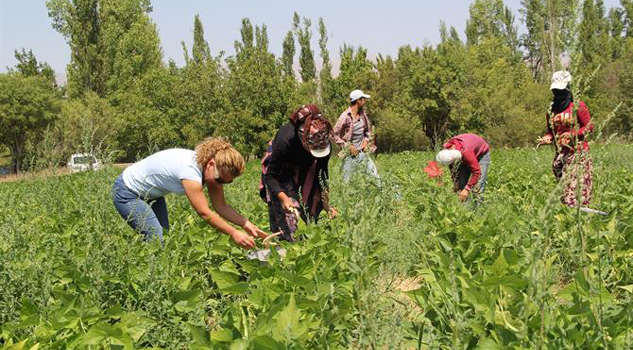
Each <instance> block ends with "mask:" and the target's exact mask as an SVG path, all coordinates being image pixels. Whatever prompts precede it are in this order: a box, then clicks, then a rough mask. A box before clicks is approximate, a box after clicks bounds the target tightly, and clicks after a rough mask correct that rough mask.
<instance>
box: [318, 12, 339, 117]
mask: <svg viewBox="0 0 633 350" xmlns="http://www.w3.org/2000/svg"><path fill="white" fill-rule="evenodd" d="M318 30H319V49H320V51H321V53H320V55H321V62H322V65H321V72H319V90H318V92H319V97H320V98H319V103H321V105H322V106H323V107H322V108H323V109H324V110H328V111H329V107H330V106H331V105H332V103H333V102H334V101H335V100H336V99H337V98H338V96H336V95H335V94H336V88H335V87H334V84H333V82H332V63H331V62H330V52H329V51H328V48H327V42H328V35H327V29H326V28H325V22H324V21H323V18H319V27H318Z"/></svg>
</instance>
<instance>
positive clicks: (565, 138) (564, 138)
mask: <svg viewBox="0 0 633 350" xmlns="http://www.w3.org/2000/svg"><path fill="white" fill-rule="evenodd" d="M558 140H559V142H560V144H561V145H564V146H567V145H569V144H570V143H571V133H570V132H569V131H566V132H564V133H562V134H561V135H560V136H559V138H558Z"/></svg>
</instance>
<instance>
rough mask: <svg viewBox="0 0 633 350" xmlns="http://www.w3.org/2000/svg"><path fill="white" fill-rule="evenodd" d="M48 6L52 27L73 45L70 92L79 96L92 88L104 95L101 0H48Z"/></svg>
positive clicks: (69, 71) (71, 94) (69, 76)
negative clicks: (100, 39) (99, 9)
mask: <svg viewBox="0 0 633 350" xmlns="http://www.w3.org/2000/svg"><path fill="white" fill-rule="evenodd" d="M46 7H47V8H48V15H49V16H50V17H51V18H52V20H53V24H52V25H53V28H54V29H55V30H57V31H58V32H59V33H60V34H62V35H63V36H64V38H65V39H66V42H67V43H68V45H69V46H70V63H69V64H68V67H67V75H68V94H69V95H70V96H80V95H81V94H82V93H83V92H84V91H93V92H95V93H97V94H98V95H100V96H102V95H103V94H104V93H105V76H104V69H103V47H102V45H101V43H100V42H99V38H100V35H101V23H100V20H99V11H98V8H99V0H72V1H71V0H49V1H48V2H47V3H46Z"/></svg>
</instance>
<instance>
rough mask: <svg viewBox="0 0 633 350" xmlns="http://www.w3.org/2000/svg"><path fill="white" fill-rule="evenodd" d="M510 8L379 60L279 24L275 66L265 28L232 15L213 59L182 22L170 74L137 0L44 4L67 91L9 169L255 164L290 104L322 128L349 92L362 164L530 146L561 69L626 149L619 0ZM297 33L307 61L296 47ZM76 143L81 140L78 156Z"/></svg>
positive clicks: (628, 49)
mask: <svg viewBox="0 0 633 350" xmlns="http://www.w3.org/2000/svg"><path fill="white" fill-rule="evenodd" d="M521 4H522V6H521V8H520V9H519V14H520V18H519V20H517V19H516V18H515V15H514V14H513V13H512V11H510V9H509V8H508V7H507V6H506V5H505V4H504V3H503V1H502V0H474V1H473V3H472V4H471V5H470V8H469V11H470V18H469V19H468V21H467V25H466V30H465V33H463V34H461V35H460V33H457V31H456V30H455V29H454V28H453V27H450V28H449V27H447V26H446V25H445V24H443V23H442V24H441V26H440V28H439V31H440V36H441V40H440V42H439V43H437V44H436V45H430V44H425V45H423V46H422V47H412V46H403V47H401V48H400V49H399V51H398V53H397V55H395V56H394V57H391V56H384V55H382V54H380V53H378V52H376V53H374V52H368V51H367V50H366V49H365V48H363V47H351V46H349V45H346V44H345V45H343V46H342V47H340V48H329V47H328V35H329V34H328V31H327V28H326V21H325V20H324V19H323V18H319V19H318V22H317V21H316V19H311V18H308V17H301V16H300V15H299V14H298V13H294V15H293V17H292V18H289V19H288V20H289V26H288V32H287V35H286V37H285V39H284V40H283V44H282V48H283V50H282V54H281V56H280V57H276V56H275V55H274V54H272V53H271V51H276V50H271V48H270V47H269V41H268V34H267V27H266V24H254V23H252V22H251V21H250V20H249V19H248V18H245V19H243V20H242V28H241V29H240V32H239V33H235V34H236V36H237V37H238V38H239V40H236V42H235V54H234V55H231V56H225V54H224V52H221V53H220V54H219V55H218V56H215V57H214V56H212V54H211V52H212V49H213V43H208V42H207V41H206V40H205V37H204V36H205V34H204V25H203V23H202V22H201V21H200V18H199V16H195V17H194V18H193V46H192V48H191V50H189V48H187V47H186V46H185V45H184V42H183V54H184V57H185V64H184V66H182V67H178V66H176V64H175V63H174V62H171V61H170V62H165V61H164V59H163V57H162V53H161V49H160V41H159V37H158V33H157V28H156V25H155V24H154V23H153V22H152V20H151V18H150V16H149V14H150V13H151V11H152V7H151V3H150V1H149V0H112V1H102V0H49V1H47V3H46V6H47V8H48V10H49V15H50V17H51V19H52V22H53V28H54V29H55V30H57V31H58V32H60V33H61V34H62V35H63V36H64V37H65V38H66V40H67V42H68V45H69V46H70V51H71V62H70V64H69V65H68V68H67V74H68V82H67V85H66V86H64V87H61V88H57V89H58V90H59V94H58V97H56V100H57V101H58V103H57V104H61V105H62V108H61V111H62V112H61V113H60V112H59V109H58V108H52V109H50V110H48V111H47V113H48V114H51V115H52V116H53V117H54V118H53V119H52V120H50V121H42V122H41V123H38V125H39V126H38V127H37V128H39V129H38V130H35V129H34V130H33V132H29V133H27V134H25V135H24V137H26V139H25V141H24V143H25V144H26V145H28V147H27V148H29V149H27V150H24V151H20V152H12V153H13V158H14V160H13V162H14V165H15V164H17V163H18V162H19V163H20V164H21V167H22V168H33V167H38V166H41V164H51V163H53V161H52V158H56V157H57V155H61V156H62V158H64V157H67V156H68V154H69V153H72V152H79V151H92V152H95V153H101V154H107V155H109V156H110V157H111V158H112V159H115V160H120V161H133V160H136V159H138V158H139V157H142V156H145V155H147V154H149V153H151V152H152V151H155V150H156V149H164V148H168V147H173V146H177V145H180V146H188V147H193V146H194V145H195V144H196V142H198V141H200V140H201V139H202V138H204V137H207V136H211V135H215V136H226V137H228V138H229V139H230V140H231V141H232V142H233V143H234V145H236V146H237V147H238V148H239V149H240V150H241V151H243V152H244V153H247V154H250V155H261V153H262V152H263V150H264V147H265V144H266V142H267V141H268V140H269V139H270V138H271V137H272V136H273V135H274V132H275V130H277V128H278V127H279V126H280V125H281V124H282V123H284V122H285V121H286V120H287V116H288V114H289V113H291V111H293V110H294V109H296V108H297V107H298V106H300V105H302V104H305V103H309V102H316V103H318V104H319V105H320V106H321V107H322V109H323V111H324V112H325V114H326V116H327V117H328V118H330V120H332V121H333V122H334V121H335V120H336V118H337V117H338V115H339V114H340V113H341V112H342V111H343V110H344V109H345V108H346V106H347V104H348V95H349V93H350V91H351V90H354V89H362V90H364V91H365V92H366V93H369V94H371V95H372V99H371V100H370V102H369V103H368V104H367V109H368V111H369V115H370V118H371V120H372V121H373V123H374V126H375V127H376V143H377V145H378V152H396V151H403V150H420V149H429V148H434V147H436V144H437V143H438V142H441V141H442V140H445V139H446V138H447V137H448V136H450V135H454V134H456V133H460V132H465V131H467V132H475V133H478V134H481V135H483V136H484V137H486V138H487V139H488V140H489V141H490V142H491V143H492V144H493V145H494V146H510V147H516V146H525V145H531V144H533V142H534V139H535V138H536V137H537V136H539V135H541V134H542V132H543V131H544V128H545V126H544V122H543V119H544V114H545V112H546V110H547V107H548V104H549V101H550V99H551V96H550V93H549V89H548V87H549V84H548V82H549V79H550V76H551V74H552V72H553V71H555V70H559V69H563V68H567V69H570V70H571V71H572V73H573V75H574V77H575V82H576V83H575V84H576V86H575V90H576V91H582V92H583V93H582V95H581V96H576V98H582V99H583V100H585V102H587V104H588V106H589V108H590V111H591V113H592V117H593V120H594V122H595V123H596V124H597V125H599V126H600V128H599V129H600V131H601V133H600V134H601V136H602V138H608V137H610V136H612V135H617V136H618V137H620V138H622V139H630V137H631V131H632V130H633V121H632V118H631V109H632V108H633V96H632V95H631V94H632V91H633V89H631V86H632V84H633V83H632V82H633V76H632V74H631V70H630V69H628V67H631V66H632V65H633V35H632V34H631V33H633V22H632V17H633V5H632V4H633V3H632V2H631V1H629V0H623V1H622V2H621V7H616V8H612V9H609V10H608V11H607V9H605V7H604V3H603V1H601V0H524V1H522V3H521ZM313 20H314V23H316V24H317V25H315V26H313V25H312V24H313ZM520 25H521V26H525V27H524V29H525V30H520V27H519V26H520ZM313 31H315V33H314V36H316V37H318V50H319V52H318V56H319V58H320V60H319V62H317V59H316V53H315V50H314V49H313V47H311V40H310V39H311V38H312V37H313ZM519 32H523V33H524V34H522V35H519V34H518V33H519ZM332 49H334V50H337V51H338V52H339V54H340V55H339V56H340V64H339V67H338V70H336V69H335V68H336V67H333V66H332V63H331V62H330V60H331V59H330V52H331V50H332ZM16 57H18V60H19V61H20V63H19V64H18V65H17V67H16V69H15V71H14V72H13V73H16V74H21V75H26V76H33V75H34V74H35V75H39V76H44V77H49V78H50V77H51V76H53V73H52V70H50V67H47V66H46V65H45V64H39V63H37V60H36V59H35V56H34V54H33V53H32V52H30V51H29V52H28V53H27V51H26V50H24V49H23V50H22V52H21V53H17V52H16ZM29 62H30V63H29ZM38 67H39V68H38ZM333 72H338V73H337V74H333ZM33 84H34V83H33ZM12 86H19V85H12ZM7 93H8V94H9V95H16V94H19V93H20V92H19V91H17V90H14V91H7ZM10 103H13V102H7V101H6V100H3V101H0V104H10ZM27 103H28V100H27ZM64 106H65V107H64ZM76 106H82V107H81V109H82V110H83V111H85V113H84V114H83V115H82V118H84V119H86V120H96V119H99V118H100V114H99V112H98V111H97V110H103V111H107V115H108V118H106V120H107V121H108V123H110V121H112V120H116V122H113V123H111V124H110V125H109V130H108V134H109V135H111V136H108V137H107V138H101V137H92V138H91V137H90V135H87V134H86V133H88V132H89V130H90V128H85V127H79V126H80V125H81V124H78V123H76V120H77V113H73V112H70V111H72V110H73V109H74V107H76ZM95 106H101V107H99V108H97V110H95V108H94V107H95ZM618 106H619V108H618V109H616V107H618ZM12 108H14V107H5V109H12ZM33 108H41V107H37V106H33ZM614 110H615V112H614V113H611V112H612V111H614ZM2 118H7V117H5V116H2ZM10 118H13V119H14V120H22V121H24V122H25V123H26V119H25V118H22V117H15V116H11V117H10ZM0 123H6V119H5V120H4V121H0ZM72 125H75V126H76V127H70V126H72ZM46 126H48V130H47V131H46V132H47V137H42V128H45V127H46ZM602 126H604V127H602ZM20 127H21V128H23V129H24V128H31V127H32V128H36V127H35V126H29V124H24V125H21V126H20ZM79 139H81V140H90V139H91V141H90V142H88V143H85V142H84V143H81V144H78V143H77V141H76V140H79ZM3 140H4V138H3ZM42 140H57V141H58V142H56V143H55V142H48V141H47V143H45V144H40V143H41V141H42ZM5 143H6V142H5ZM10 147H12V149H14V148H15V147H13V146H10ZM46 154H48V155H49V156H48V158H51V159H49V160H47V161H27V162H25V161H24V160H25V159H24V158H25V157H27V155H30V156H31V158H33V157H34V156H33V155H46Z"/></svg>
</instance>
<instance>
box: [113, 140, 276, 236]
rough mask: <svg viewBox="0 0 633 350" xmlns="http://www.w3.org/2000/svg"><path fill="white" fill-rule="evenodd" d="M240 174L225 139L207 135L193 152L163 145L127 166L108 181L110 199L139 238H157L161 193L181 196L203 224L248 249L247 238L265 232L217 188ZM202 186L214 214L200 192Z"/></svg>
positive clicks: (163, 215)
mask: <svg viewBox="0 0 633 350" xmlns="http://www.w3.org/2000/svg"><path fill="white" fill-rule="evenodd" d="M243 172H244V158H242V155H241V154H240V153H239V152H238V151H237V150H235V149H234V148H233V147H232V146H231V144H230V143H229V142H228V141H226V140H223V139H220V138H207V139H205V140H204V141H202V142H201V143H199V144H198V145H197V146H196V149H195V151H192V150H188V149H178V148H173V149H168V150H164V151H160V152H158V153H154V154H152V155H151V156H149V157H147V158H145V159H143V160H141V161H139V162H136V163H134V164H132V165H130V166H129V167H128V168H126V169H125V170H124V171H123V173H121V175H119V177H118V178H117V179H116V181H115V182H114V186H113V187H112V198H113V201H114V206H115V207H116V209H117V211H118V212H119V214H121V216H122V217H123V219H125V220H126V221H127V223H128V224H129V225H130V226H131V227H132V228H133V229H135V230H138V231H139V232H141V233H142V234H143V235H144V236H145V240H151V239H153V238H157V239H159V240H161V241H162V239H163V231H166V230H169V220H168V218H167V204H166V203H165V195H167V194H169V193H176V194H180V195H182V194H184V195H185V196H187V199H189V203H190V204H191V206H192V207H193V209H194V210H195V211H196V213H198V215H199V216H200V217H201V218H202V219H204V220H205V221H206V222H208V223H209V225H211V226H213V227H214V228H216V229H217V230H218V231H220V232H222V233H224V234H226V235H229V236H230V237H231V239H232V240H233V241H234V242H235V243H236V244H238V245H239V246H240V247H242V248H246V249H250V248H252V247H253V246H254V245H255V241H254V239H253V237H259V238H265V237H266V236H267V235H266V233H265V232H264V231H262V230H260V229H259V228H257V227H256V226H255V225H253V224H252V223H251V222H250V221H248V220H246V219H245V218H244V217H242V216H241V215H240V214H239V213H238V212H236V211H235V210H234V209H233V208H232V207H231V206H230V205H228V204H227V203H226V201H225V199H224V189H223V185H225V184H229V183H231V182H232V181H233V179H235V178H236V177H238V176H240V175H241V174H242V173H243ZM205 185H206V187H207V191H208V192H209V197H210V198H211V204H212V205H213V209H215V212H214V211H212V210H211V209H210V208H209V204H208V202H207V198H206V197H205V195H204V191H203V190H204V186H205ZM225 220H227V221H229V222H231V223H233V224H235V225H237V226H239V227H241V228H242V229H243V230H244V231H245V232H244V231H242V230H239V229H236V228H234V227H233V226H231V225H229V224H228V223H227V222H226V221H225Z"/></svg>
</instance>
